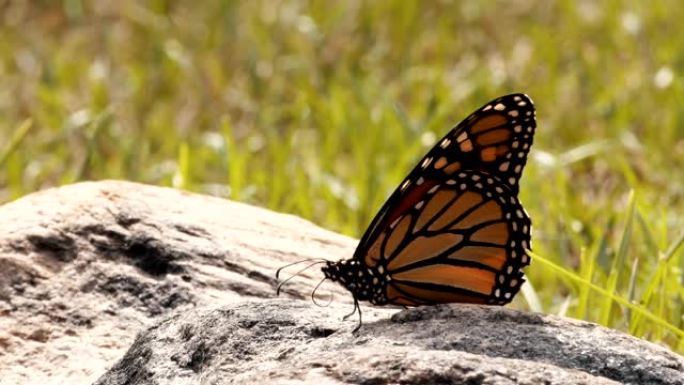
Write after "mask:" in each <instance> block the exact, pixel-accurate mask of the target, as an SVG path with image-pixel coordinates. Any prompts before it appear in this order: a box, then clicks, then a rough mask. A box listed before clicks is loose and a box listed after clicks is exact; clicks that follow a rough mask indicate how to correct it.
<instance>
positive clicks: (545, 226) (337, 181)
mask: <svg viewBox="0 0 684 385" xmlns="http://www.w3.org/2000/svg"><path fill="white" fill-rule="evenodd" d="M682 19H684V8H682V7H681V6H680V4H679V2H677V1H674V0H673V1H653V2H648V3H647V2H641V1H604V2H595V1H575V0H567V1H566V0H557V1H526V0H517V1H491V2H490V1H447V0H442V1H432V2H422V1H417V0H416V1H408V0H407V1H386V2H371V1H368V2H366V1H358V0H357V1H354V0H347V1H323V0H309V1H304V0H301V1H298V0H293V1H276V0H268V1H249V2H238V1H217V0H207V1H203V2H184V1H170V0H169V1H162V0H150V1H133V0H121V1H116V2H114V1H84V0H61V1H8V0H5V1H2V0H0V36H1V37H2V38H1V39H0V85H1V86H0V202H8V201H11V200H13V199H16V198H18V197H21V196H22V195H25V194H28V193H30V192H33V191H36V190H40V189H45V188H48V187H51V186H58V185H62V184H67V183H73V182H77V181H81V180H98V179H111V178H115V179H125V180H131V181H138V182H143V183H150V184H155V185H163V186H173V187H178V188H183V189H188V190H192V191H196V192H200V193H205V194H211V195H216V196H220V197H225V198H230V199H235V200H239V201H242V202H247V203H251V204H255V205H259V206H264V207H268V208H271V209H274V210H277V211H281V212H288V213H293V214H296V215H299V216H302V217H305V218H308V219H310V220H312V221H313V222H315V223H317V224H319V225H321V226H323V227H326V228H329V229H332V230H335V231H339V232H342V233H345V234H348V235H351V236H355V237H359V236H360V235H361V234H362V232H363V231H364V230H365V228H366V226H367V225H368V222H369V221H370V219H371V218H372V216H373V215H374V214H375V212H376V211H377V210H378V209H379V207H380V205H381V204H382V202H383V201H384V200H385V198H386V197H387V196H388V195H389V193H390V192H391V191H392V190H393V189H394V188H395V187H396V186H397V184H398V183H399V182H400V181H401V180H402V178H403V177H404V176H405V175H406V173H407V172H408V171H409V170H410V169H411V168H412V167H413V165H414V164H415V163H416V162H417V160H418V159H419V158H420V157H421V156H422V155H423V154H424V153H425V152H426V151H427V150H428V149H429V148H430V147H431V146H432V145H433V144H434V143H435V142H436V140H438V139H439V138H440V137H441V136H442V135H444V134H445V133H446V132H447V131H448V130H449V129H450V128H451V127H452V126H454V125H455V124H456V123H458V122H459V121H460V120H461V119H463V118H465V117H466V116H467V115H468V114H469V113H470V112H471V111H473V110H474V109H476V108H478V107H480V106H481V105H482V104H484V103H486V102H488V101H489V100H490V99H493V98H495V97H497V96H500V95H503V94H507V93H512V92H524V93H527V94H529V95H530V96H531V97H532V99H533V100H534V101H535V103H536V106H537V118H538V130H537V134H536V138H535V144H534V146H533V147H532V152H531V154H530V156H531V158H530V161H529V162H528V166H527V168H526V171H525V173H524V176H523V179H522V182H521V192H520V197H521V200H522V201H523V203H524V205H525V207H526V209H527V211H528V212H529V213H530V216H531V217H532V220H533V223H534V226H535V227H534V232H533V236H532V238H533V243H532V245H533V249H534V251H535V253H536V254H537V255H538V256H539V258H537V259H536V260H533V263H532V265H531V266H530V267H529V268H527V275H528V280H529V282H530V283H531V285H529V286H527V287H526V289H525V292H524V295H521V296H518V298H516V301H515V302H514V305H513V306H514V307H518V308H523V309H529V310H533V311H542V312H545V313H552V314H561V315H566V316H570V317H575V318H580V319H587V320H590V321H594V322H599V323H602V324H605V325H608V326H611V327H615V328H618V329H621V330H624V331H627V332H630V333H632V334H634V335H637V336H641V337H645V338H648V339H650V340H652V341H655V342H657V343H661V344H663V345H667V346H669V347H670V348H672V349H674V350H676V351H679V352H683V351H684V331H683V329H684V320H683V318H682V313H683V310H684V305H683V303H684V289H683V285H682V280H683V279H684V255H682V254H683V253H682V249H684V248H682V247H681V246H682V243H683V242H684V235H683V234H684V233H683V230H684V215H682V214H684V185H683V183H682V181H684V126H682V122H683V121H684V105H683V102H684V78H683V77H682V74H684V24H682V23H681V20H682ZM592 285H593V286H592ZM630 304H631V305H630Z"/></svg>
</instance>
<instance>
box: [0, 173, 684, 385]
mask: <svg viewBox="0 0 684 385" xmlns="http://www.w3.org/2000/svg"><path fill="white" fill-rule="evenodd" d="M355 246H356V241H354V240H353V239H350V238H347V237H344V236H341V235H338V234H335V233H332V232H329V231H326V230H323V229H320V228H318V227H316V226H314V225H312V224H311V223H309V222H307V221H304V220H302V219H299V218H297V217H294V216H290V215H283V214H276V213H273V212H270V211H268V210H264V209H259V208H255V207H251V206H248V205H244V204H239V203H234V202H230V201H226V200H222V199H217V198H211V197H206V196H201V195H196V194H190V193H185V192H181V191H177V190H173V189H167V188H159V187H152V186H144V185H139V184H134V183H126V182H113V181H105V182H96V183H80V184H76V185H71V186H66V187H62V188H57V189H51V190H47V191H44V192H41V193H37V194H33V195H30V196H27V197H25V198H23V199H20V200H18V201H16V202H13V203H10V204H7V205H4V206H2V207H0V266H2V268H1V269H0V384H2V385H8V384H41V385H43V384H48V385H49V384H70V385H71V384H75V385H80V384H90V383H92V382H93V381H96V380H97V383H99V384H167V383H169V384H170V383H173V384H177V383H187V384H194V383H198V384H200V383H201V384H227V383H255V382H257V383H267V382H272V383H318V384H320V383H333V384H338V383H359V384H383V383H406V384H413V383H416V384H417V383H420V384H436V383H466V384H538V383H548V384H554V383H555V384H575V383H576V384H580V383H585V384H602V383H632V384H684V378H683V377H682V376H683V374H682V373H683V372H684V362H683V359H682V357H680V356H678V355H676V354H674V353H672V352H670V351H668V350H666V349H664V348H660V347H658V346H656V345H653V344H650V343H648V342H644V341H641V340H638V339H635V338H632V337H629V336H626V335H624V334H621V333H618V332H615V331H612V330H609V329H605V328H602V327H599V326H596V325H593V324H589V323H584V322H579V321H572V320H567V319H560V318H556V317H550V316H542V315H538V314H532V313H527V312H518V311H514V310H509V309H504V308H497V307H478V306H466V305H454V306H436V307H425V308H417V309H411V310H406V311H400V312H398V311H397V310H396V309H390V308H377V309H371V308H366V307H364V308H363V316H364V321H365V325H364V327H363V328H362V329H361V331H360V333H359V334H358V335H357V336H354V335H352V334H351V333H350V331H351V330H352V329H353V328H354V326H355V325H356V322H357V320H356V318H355V317H353V318H351V319H349V320H347V321H341V320H340V319H341V318H342V316H343V315H344V314H346V313H348V312H349V311H350V310H351V304H350V303H349V300H350V296H349V294H348V293H346V292H344V291H343V290H342V289H341V288H340V287H338V286H337V285H332V284H329V285H327V286H326V285H323V286H322V287H321V289H320V290H319V292H318V296H317V297H318V298H319V302H324V303H325V301H326V297H327V296H328V294H332V295H333V297H334V299H335V301H334V302H332V303H330V305H329V306H327V307H324V308H319V307H317V306H314V305H313V304H312V303H311V301H310V300H309V298H308V296H309V294H310V293H311V290H312V288H313V287H314V286H315V285H316V284H317V283H318V280H319V279H320V278H321V274H320V271H319V269H317V268H311V269H309V270H307V271H306V272H304V273H303V274H302V275H301V276H299V277H297V278H296V279H294V280H292V281H291V283H290V284H289V285H288V286H286V287H285V289H284V291H283V294H284V295H283V296H282V297H281V298H280V299H272V298H271V297H273V296H274V294H275V290H274V289H275V286H276V284H277V282H276V280H275V279H274V273H275V270H276V268H278V267H280V266H283V265H285V264H287V263H291V262H293V261H299V260H304V259H311V258H322V257H324V258H327V259H333V260H335V259H340V258H348V257H349V256H351V255H352V253H353V250H354V247H355ZM302 265H303V266H306V264H302ZM299 266H300V265H298V266H294V268H293V269H292V270H291V271H296V270H297V269H298V268H299ZM283 297H284V298H283ZM300 299H306V301H300ZM345 301H346V303H345ZM141 331H142V333H141V334H139V335H138V337H137V338H136V337H135V336H136V333H139V332H141ZM122 356H123V358H121V357H122ZM117 360H119V361H118V362H117ZM98 378H99V379H98Z"/></svg>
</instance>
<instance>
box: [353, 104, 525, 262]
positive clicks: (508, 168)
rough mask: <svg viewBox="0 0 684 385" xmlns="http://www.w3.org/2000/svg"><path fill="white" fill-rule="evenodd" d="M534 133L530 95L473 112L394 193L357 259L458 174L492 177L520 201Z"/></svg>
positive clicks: (360, 258) (357, 254)
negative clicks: (466, 172)
mask: <svg viewBox="0 0 684 385" xmlns="http://www.w3.org/2000/svg"><path fill="white" fill-rule="evenodd" d="M535 128H536V121H535V110H534V104H533V103H532V100H531V99H530V98H529V97H528V96H527V95H525V94H511V95H506V96H502V97H500V98H498V99H495V100H492V101H491V102H489V103H487V104H485V105H484V106H482V107H481V108H479V109H478V110H476V111H475V112H473V113H472V114H471V115H470V116H468V117H467V118H466V119H465V120H463V121H462V122H461V123H459V124H458V125H457V126H456V127H454V128H453V129H452V130H451V131H449V133H447V134H446V136H444V138H442V139H441V140H440V141H439V142H437V144H436V145H435V146H434V147H433V148H432V149H431V150H430V151H429V152H428V153H427V155H425V157H423V159H421V161H420V162H419V163H418V165H417V166H416V167H415V168H414V169H413V170H412V171H411V172H410V173H409V175H408V176H407V177H406V179H404V181H403V182H402V183H401V184H400V186H399V187H398V188H397V189H396V190H395V191H394V193H392V195H391V196H390V198H389V199H388V200H387V201H386V202H385V204H384V205H383V207H382V208H381V209H380V211H379V212H378V214H377V215H376V216H375V218H374V219H373V221H372V222H371V224H370V226H369V227H368V229H367V230H366V232H365V233H364V235H363V236H362V237H361V241H360V242H359V246H358V247H357V249H356V252H355V253H354V258H355V259H357V260H363V259H364V258H365V256H366V255H367V254H368V253H369V252H371V251H372V250H370V248H371V247H372V243H373V242H374V240H375V239H376V238H377V237H378V236H379V234H380V233H381V232H382V231H383V229H385V228H386V227H387V226H388V225H389V224H390V223H392V222H393V221H395V220H396V218H398V217H399V216H400V215H402V213H404V212H405V210H407V209H408V208H410V207H411V206H413V205H414V204H415V203H416V202H418V201H419V198H420V197H422V195H423V194H425V192H426V191H428V190H429V189H431V188H432V187H433V186H434V185H436V184H439V183H443V182H444V181H446V180H448V179H449V178H450V177H451V176H452V175H455V174H456V173H458V172H459V171H462V170H477V171H482V172H485V173H487V174H490V175H491V176H492V177H494V178H495V179H497V180H499V182H500V185H502V186H505V188H507V189H509V190H510V191H511V192H512V193H513V195H516V194H517V192H518V181H519V180H520V176H521V175H522V170H523V167H524V166H525V163H526V162H527V154H528V152H529V149H530V146H531V145H532V139H533V136H534V131H535Z"/></svg>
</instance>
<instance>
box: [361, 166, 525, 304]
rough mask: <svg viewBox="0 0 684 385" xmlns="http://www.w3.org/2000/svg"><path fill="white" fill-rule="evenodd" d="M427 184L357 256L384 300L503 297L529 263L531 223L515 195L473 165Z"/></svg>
mask: <svg viewBox="0 0 684 385" xmlns="http://www.w3.org/2000/svg"><path fill="white" fill-rule="evenodd" d="M430 186H431V187H430V188H429V189H427V190H425V191H423V192H421V193H420V194H419V195H417V196H416V199H415V202H413V205H412V206H411V207H409V208H407V209H406V210H404V211H403V212H402V214H401V215H399V216H398V217H397V218H396V219H395V220H394V221H393V222H392V223H390V224H389V225H388V226H387V227H386V228H384V229H383V230H382V231H381V233H380V234H379V236H377V237H376V238H375V239H374V240H373V242H372V244H371V246H370V247H369V250H368V252H367V253H366V254H365V256H364V260H363V263H364V264H365V265H366V266H367V267H370V268H375V269H379V270H380V271H381V272H382V273H384V274H386V275H387V277H388V280H387V286H386V297H387V302H388V303H391V304H397V305H420V304H434V303H445V302H468V303H483V304H485V303H486V304H500V305H501V304H505V303H508V302H510V301H511V299H512V298H513V296H514V295H515V294H516V293H517V292H518V290H519V289H520V285H521V284H522V283H523V282H524V279H523V272H522V268H523V267H524V266H526V265H528V264H529V261H530V259H529V256H528V255H527V253H526V250H527V249H528V248H529V242H530V228H531V223H530V219H529V218H528V216H527V214H526V213H525V210H524V209H523V208H522V206H521V205H520V203H519V202H518V199H517V197H516V196H515V195H514V194H513V193H512V191H510V189H509V188H507V187H506V186H505V185H504V184H503V183H502V182H501V181H500V180H498V179H496V178H494V177H493V176H492V175H490V174H487V173H484V172H481V171H461V172H459V173H456V174H455V175H453V176H452V177H450V178H449V179H446V180H445V181H443V182H439V183H432V184H431V185H430Z"/></svg>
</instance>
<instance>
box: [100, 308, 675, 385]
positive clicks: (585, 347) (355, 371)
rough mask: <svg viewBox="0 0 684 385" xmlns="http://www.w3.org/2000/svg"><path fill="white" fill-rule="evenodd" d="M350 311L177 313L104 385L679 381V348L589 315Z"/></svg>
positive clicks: (142, 340) (145, 337)
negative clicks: (357, 314)
mask: <svg viewBox="0 0 684 385" xmlns="http://www.w3.org/2000/svg"><path fill="white" fill-rule="evenodd" d="M348 310H349V306H348V305H347V306H341V305H338V304H333V305H331V306H329V307H327V308H325V309H318V308H315V307H312V306H311V304H310V303H306V302H302V301H293V300H268V301H260V302H246V303H240V304H237V305H230V306H221V307H218V308H214V309H205V310H202V311H199V312H196V313H179V314H176V315H174V316H173V317H170V318H168V319H166V320H164V321H162V322H160V323H159V324H157V325H155V327H153V328H150V329H148V330H147V331H145V332H144V333H142V334H141V335H140V336H139V337H138V338H137V339H136V341H135V343H134V344H133V346H132V347H131V349H130V350H129V351H128V353H126V355H125V356H124V357H123V359H122V360H121V361H119V363H118V364H117V365H115V366H114V367H113V368H112V369H111V370H110V371H109V372H108V373H106V374H105V375H104V376H102V378H101V379H100V380H99V381H98V382H97V385H124V384H145V385H147V384H149V385H152V384H172V383H173V384H175V383H185V384H215V385H222V384H271V383H274V384H291V383H309V384H416V385H418V384H492V385H494V384H496V385H504V384H529V385H537V384H559V385H561V384H563V385H564V384H617V383H623V384H681V383H684V360H682V358H681V357H678V356H676V355H675V354H673V353H671V352H669V351H668V350H666V349H664V348H661V347H658V346H656V345H653V344H650V343H647V342H644V341H641V340H639V339H636V338H633V337H630V336H627V335H624V334H622V333H619V332H616V331H613V330H610V329H606V328H603V327H600V326H598V325H595V324H591V323H587V322H580V321H573V320H568V319H562V318H558V317H553V316H544V315H539V314H532V313H524V312H519V311H515V310H509V309H506V308H501V307H485V306H475V305H450V306H433V307H422V308H416V309H411V310H405V311H401V312H399V313H397V314H394V315H393V316H391V317H390V316H388V315H386V314H383V313H380V312H378V311H373V310H368V309H366V310H365V312H364V315H365V316H366V317H367V318H368V321H367V323H366V324H365V325H364V326H363V327H362V328H361V330H360V331H359V333H358V334H356V335H353V334H351V330H352V328H353V325H349V324H345V323H341V322H340V320H339V319H340V317H341V315H342V314H344V313H345V312H348Z"/></svg>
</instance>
